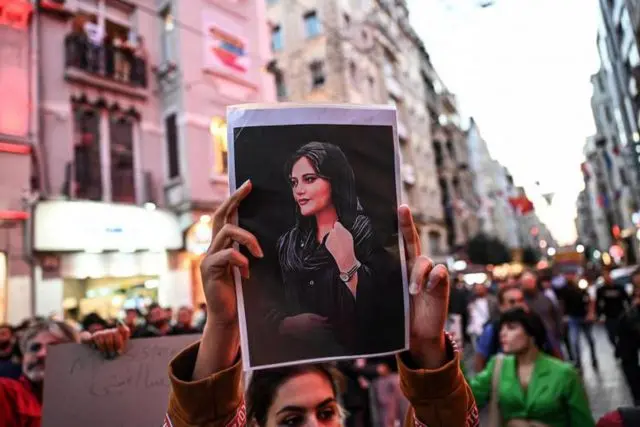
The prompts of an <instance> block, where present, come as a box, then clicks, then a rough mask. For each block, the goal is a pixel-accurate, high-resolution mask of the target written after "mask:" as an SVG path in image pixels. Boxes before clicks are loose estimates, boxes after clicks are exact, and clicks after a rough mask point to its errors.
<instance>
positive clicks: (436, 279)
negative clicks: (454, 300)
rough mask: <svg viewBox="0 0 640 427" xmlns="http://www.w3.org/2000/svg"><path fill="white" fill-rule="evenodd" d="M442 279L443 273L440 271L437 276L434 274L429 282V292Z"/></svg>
mask: <svg viewBox="0 0 640 427" xmlns="http://www.w3.org/2000/svg"><path fill="white" fill-rule="evenodd" d="M441 279H442V273H440V271H438V272H437V273H436V274H432V275H431V276H430V277H429V281H428V282H427V290H431V289H432V288H433V287H434V286H435V285H436V283H438V282H439V281H440V280H441Z"/></svg>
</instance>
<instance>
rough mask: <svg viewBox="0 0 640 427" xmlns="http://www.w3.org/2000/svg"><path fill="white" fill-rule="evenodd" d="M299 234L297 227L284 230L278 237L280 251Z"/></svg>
mask: <svg viewBox="0 0 640 427" xmlns="http://www.w3.org/2000/svg"><path fill="white" fill-rule="evenodd" d="M299 235H300V231H299V230H298V228H297V227H293V228H291V229H290V230H288V231H286V232H285V233H284V234H282V236H280V238H279V239H278V249H279V250H281V251H282V250H283V249H285V248H286V247H287V246H289V245H291V244H292V243H294V242H295V241H296V239H297V238H298V236H299Z"/></svg>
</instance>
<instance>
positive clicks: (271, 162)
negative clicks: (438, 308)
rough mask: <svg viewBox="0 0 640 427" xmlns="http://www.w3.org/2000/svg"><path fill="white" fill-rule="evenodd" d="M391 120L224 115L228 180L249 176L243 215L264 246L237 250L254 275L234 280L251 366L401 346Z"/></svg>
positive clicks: (318, 114) (332, 112) (369, 115)
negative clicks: (258, 254) (256, 251)
mask: <svg viewBox="0 0 640 427" xmlns="http://www.w3.org/2000/svg"><path fill="white" fill-rule="evenodd" d="M279 117H280V118H281V120H280V119H279ZM331 117H333V120H328V118H331ZM292 118H296V121H297V122H298V123H297V124H292V123H291V121H292ZM359 119H361V120H359ZM319 120H324V121H325V123H315V122H316V121H319ZM359 121H360V122H364V123H367V124H358V122H359ZM283 122H284V124H281V123H283ZM309 122H311V123H309ZM340 122H345V123H349V124H340ZM376 122H381V123H387V124H375V123H376ZM394 122H395V111H394V110H390V109H382V110H379V111H377V110H372V109H355V108H346V109H345V108H328V107H323V108H319V107H309V108H295V109H294V108H289V109H279V110H276V111H274V110H273V109H265V110H252V111H251V112H250V113H247V114H244V115H242V120H239V121H238V123H240V124H242V126H235V125H234V121H233V114H232V115H231V116H230V120H229V126H230V128H231V130H230V135H231V136H232V137H231V138H229V139H230V141H233V142H232V147H230V162H231V163H232V167H231V172H230V173H231V174H232V177H231V181H232V183H231V185H232V187H236V186H239V185H242V183H243V182H245V181H246V180H248V179H250V180H251V181H252V184H253V190H252V193H251V194H250V195H249V197H248V198H247V199H246V200H245V201H244V202H243V204H242V205H241V206H240V209H239V212H238V222H239V225H240V226H241V227H242V228H244V229H246V230H248V231H250V232H251V233H253V234H254V235H255V236H256V237H257V239H258V241H259V242H260V245H261V246H262V249H263V251H264V253H265V257H264V258H262V259H256V258H252V257H251V255H250V254H249V253H248V252H246V251H245V252H243V253H244V254H245V255H246V256H248V257H249V259H250V263H251V277H250V278H249V279H247V280H242V283H241V284H240V285H239V286H238V291H239V294H238V297H239V298H238V300H239V309H240V310H239V312H240V315H241V329H242V340H243V343H242V344H243V349H242V351H243V357H244V361H245V363H246V366H248V367H250V368H251V369H256V368H261V367H262V368H264V367H269V366H273V365H281V364H289V363H302V362H309V361H313V360H322V359H325V360H326V359H340V358H348V357H359V356H364V355H378V354H387V353H391V352H395V351H399V350H402V349H404V348H406V346H407V321H406V314H407V304H406V292H407V286H406V281H405V280H404V277H405V276H404V274H403V268H404V266H403V259H404V257H403V256H402V254H403V249H402V248H401V244H402V242H401V241H400V239H399V234H398V221H397V206H398V200H399V196H398V182H399V181H398V179H399V177H398V175H399V174H398V170H397V161H396V143H395V141H394V127H393V125H394ZM255 123H257V124H255ZM372 123H373V124H372ZM237 280H238V281H239V280H240V279H239V278H237ZM238 284H239V283H237V285H238Z"/></svg>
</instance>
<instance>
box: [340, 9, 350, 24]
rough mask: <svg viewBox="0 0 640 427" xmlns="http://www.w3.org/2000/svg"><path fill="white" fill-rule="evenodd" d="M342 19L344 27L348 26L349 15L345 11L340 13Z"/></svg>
mask: <svg viewBox="0 0 640 427" xmlns="http://www.w3.org/2000/svg"><path fill="white" fill-rule="evenodd" d="M342 20H343V21H344V26H345V27H348V26H349V25H350V24H351V17H350V16H349V14H348V13H346V12H345V13H344V14H343V15H342Z"/></svg>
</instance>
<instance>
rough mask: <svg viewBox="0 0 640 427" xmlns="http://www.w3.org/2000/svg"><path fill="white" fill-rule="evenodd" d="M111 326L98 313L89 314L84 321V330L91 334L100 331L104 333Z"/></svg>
mask: <svg viewBox="0 0 640 427" xmlns="http://www.w3.org/2000/svg"><path fill="white" fill-rule="evenodd" d="M108 327H109V324H108V323H107V321H106V320H104V319H103V318H102V317H101V316H100V315H99V314H98V313H95V312H94V313H89V314H87V315H86V316H85V317H84V319H82V330H84V331H87V332H89V333H90V334H92V333H94V332H98V331H104V330H105V329H107V328H108Z"/></svg>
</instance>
